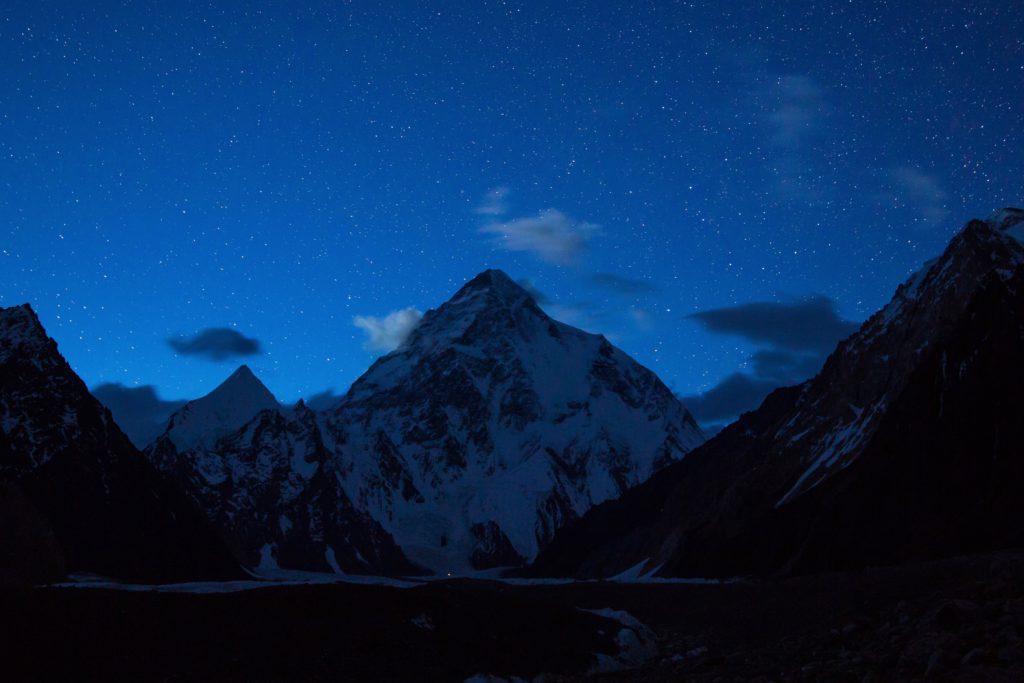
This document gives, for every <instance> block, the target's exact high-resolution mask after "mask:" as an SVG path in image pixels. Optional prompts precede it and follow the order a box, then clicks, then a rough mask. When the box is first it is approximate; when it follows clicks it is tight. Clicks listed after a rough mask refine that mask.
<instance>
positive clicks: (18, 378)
mask: <svg viewBox="0 0 1024 683" xmlns="http://www.w3.org/2000/svg"><path fill="white" fill-rule="evenodd" d="M0 487H2V488H3V489H4V493H3V497H4V499H5V500H4V504H3V505H0V511H2V513H3V514H4V518H3V519H2V520H0V527H3V528H4V534H3V541H4V543H5V545H6V543H8V542H13V543H14V546H13V548H14V549H15V551H14V552H8V551H9V550H10V549H11V546H7V547H4V548H2V550H4V552H3V553H0V557H2V558H3V559H2V560H0V565H5V567H0V573H3V572H4V569H7V570H11V567H13V568H14V571H18V570H19V566H20V570H21V571H22V572H24V573H25V574H27V576H28V578H30V579H36V580H38V579H40V578H54V575H59V574H61V573H62V572H63V571H64V570H65V569H66V570H69V571H77V572H93V573H98V574H104V575H108V576H115V577H123V578H131V579H141V580H149V581H170V580H186V579H199V578H206V579H210V578H226V577H233V576H236V575H238V574H240V570H239V569H238V566H237V564H236V563H235V562H234V561H233V560H232V559H231V558H230V555H229V554H228V552H227V550H226V549H225V548H224V547H223V546H222V545H221V544H220V542H219V540H218V539H217V536H216V534H215V533H214V532H213V530H212V529H211V528H210V526H209V525H208V524H207V523H206V521H205V520H203V519H202V516H201V515H200V514H199V513H198V512H197V511H196V510H194V509H193V508H192V507H191V506H190V505H189V504H188V503H187V502H186V501H185V499H184V498H183V497H182V496H181V494H180V492H178V491H177V490H176V489H174V488H173V487H171V486H168V484H167V482H165V481H164V480H163V479H162V478H161V477H159V476H158V475H157V473H156V472H155V471H154V470H153V468H152V467H151V466H150V465H149V464H148V463H147V462H146V460H145V459H144V458H143V457H142V456H141V454H140V453H139V452H138V451H137V450H136V449H135V448H134V447H133V446H132V445H131V443H130V442H129V441H128V438H127V437H126V436H125V435H124V434H123V433H122V432H121V430H120V429H118V427H117V425H115V424H114V422H113V419H112V418H111V416H110V412H109V411H108V410H106V409H105V408H103V406H102V405H100V403H99V402H98V401H97V400H96V399H95V398H93V396H92V395H91V394H90V393H89V391H88V389H87V388H86V386H85V384H84V383H83V382H82V381H81V379H79V378H78V376H77V375H76V374H75V373H74V371H72V369H71V368H70V367H69V366H68V364H67V362H66V361H65V360H64V358H63V357H62V356H61V355H60V353H59V351H58V349H57V344H56V343H55V342H54V341H53V340H52V339H50V338H49V337H48V336H47V335H46V332H45V330H44V329H43V327H42V325H41V324H40V322H39V319H38V318H37V317H36V315H35V312H34V311H33V310H32V309H31V308H30V307H29V306H27V305H25V306H16V307H13V308H0ZM33 558H34V559H33ZM26 559H27V560H28V561H29V562H28V565H29V566H28V567H27V569H26V562H25V561H26Z"/></svg>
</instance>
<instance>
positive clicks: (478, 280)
mask: <svg viewBox="0 0 1024 683" xmlns="http://www.w3.org/2000/svg"><path fill="white" fill-rule="evenodd" d="M478 292H489V293H492V294H494V295H496V296H498V297H500V298H503V299H510V300H519V299H532V297H531V295H530V293H529V292H528V291H526V289H524V288H523V286H522V285H520V284H519V283H517V282H516V281H515V280H513V279H512V278H510V277H509V276H508V275H507V274H506V273H505V272H504V271H502V270H497V269H495V268H490V269H488V270H485V271H483V272H482V273H480V274H479V275H477V276H476V277H474V278H473V279H472V280H470V281H469V282H467V283H466V284H465V285H463V286H462V289H460V290H459V291H458V292H457V293H456V294H455V296H454V297H452V299H451V300H452V301H458V300H461V299H464V298H466V297H467V296H470V295H473V294H476V293H478Z"/></svg>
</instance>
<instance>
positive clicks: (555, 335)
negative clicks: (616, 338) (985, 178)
mask: <svg viewBox="0 0 1024 683" xmlns="http://www.w3.org/2000/svg"><path fill="white" fill-rule="evenodd" d="M326 422H327V435H328V437H329V440H330V445H331V447H332V449H333V452H334V454H335V457H336V458H337V462H338V467H339V471H340V472H341V473H342V476H343V477H344V481H345V486H346V489H347V490H348V492H349V495H350V497H351V498H352V500H353V501H354V502H355V504H356V506H357V507H359V508H360V509H363V510H366V511H367V512H368V513H369V514H371V515H372V516H373V517H374V518H376V519H377V520H378V521H379V522H380V523H381V525H383V527H384V528H385V529H387V530H388V531H389V532H390V533H391V534H392V535H393V536H394V537H395V539H396V540H397V541H398V544H399V545H400V546H401V547H402V549H403V550H404V551H405V552H406V553H407V554H408V555H409V557H410V558H411V559H412V560H413V561H415V562H417V563H419V564H422V565H424V566H426V567H429V568H430V569H432V570H434V571H437V572H447V571H451V572H465V571H469V570H471V569H481V568H487V567H491V566H497V565H507V564H518V563H520V562H522V561H523V560H529V559H531V558H532V557H533V556H534V555H535V554H536V553H537V550H538V549H539V548H541V547H543V546H544V545H545V544H546V543H547V542H548V541H549V540H550V539H551V537H552V536H553V535H554V532H555V530H556V529H558V528H559V527H561V526H562V525H564V524H565V523H566V522H568V521H570V520H572V519H575V518H576V517H578V516H579V515H581V514H583V513H584V512H586V511H587V510H588V509H589V508H590V507H591V506H593V505H595V504H597V503H600V502H603V501H605V500H608V499H610V498H614V497H617V496H619V495H620V494H621V493H622V492H623V491H625V490H626V489H627V488H629V487H631V486H634V485H636V484H638V483H640V482H642V481H644V480H645V479H647V478H648V477H649V476H650V475H651V474H652V473H653V472H655V471H656V470H658V469H660V468H661V467H663V466H665V465H667V464H669V463H671V462H674V461H676V460H679V459H680V458H682V457H683V456H684V455H686V454H687V453H688V452H689V451H690V450H692V449H693V448H695V447H696V446H698V445H700V444H701V443H702V442H703V440H704V437H703V435H702V433H701V431H700V429H699V428H698V427H697V424H696V423H695V422H694V421H693V419H692V418H691V417H690V415H689V413H687V411H686V409H685V408H683V406H682V405H680V403H679V402H678V401H677V400H676V398H675V397H674V396H673V395H672V392H671V391H669V390H668V389H667V388H666V387H665V385H664V384H662V382H661V381H660V380H659V379H658V378H657V377H656V376H655V375H654V373H652V372H650V371H649V370H647V369H646V368H644V367H642V366H640V365H639V364H637V363H636V362H635V361H633V360H632V359H631V358H629V357H628V356H627V355H626V354H625V353H623V352H622V351H620V350H619V349H617V348H615V347H614V346H612V345H611V344H610V343H609V342H608V341H607V340H606V339H605V338H604V337H602V336H599V335H593V334H587V333H585V332H583V331H581V330H578V329H576V328H573V327H570V326H569V325H565V324H563V323H560V322H557V321H555V320H552V319H551V318H549V317H548V316H547V315H546V314H545V313H544V312H543V311H542V310H541V309H540V307H539V306H538V305H537V304H536V302H535V301H534V300H533V298H532V296H531V295H530V294H529V293H528V292H527V291H526V290H525V289H523V288H522V287H520V286H519V285H518V284H516V283H515V282H513V281H512V280H511V279H510V278H509V277H508V276H507V275H505V274H504V273H502V272H500V271H497V270H489V271H486V272H484V273H482V274H480V275H478V276H477V277H476V278H474V279H473V280H471V281H470V282H469V283H467V284H466V285H465V286H464V287H462V289H460V290H459V292H458V293H457V294H456V295H455V296H454V297H453V298H452V299H451V300H450V301H448V302H447V303H445V304H444V305H443V306H441V307H440V308H438V309H437V310H433V311H428V312H427V313H426V315H424V317H423V319H422V320H421V322H420V324H419V325H418V326H417V327H416V329H415V330H413V332H412V333H411V335H410V336H409V338H408V339H407V340H406V341H405V343H404V344H403V345H402V346H401V347H400V348H398V349H396V350H395V351H394V352H392V353H390V354H388V355H387V356H384V357H383V358H381V359H379V360H378V361H377V362H376V363H374V364H373V366H372V367H371V368H370V369H369V370H368V371H367V372H366V373H365V374H364V375H363V376H362V377H360V378H359V380H357V381H356V382H355V384H353V386H352V388H351V389H350V390H349V392H348V394H347V395H346V396H345V397H344V399H343V400H342V402H341V405H340V406H338V407H337V408H336V409H335V410H334V411H332V413H331V414H330V415H329V416H328V417H327V420H326Z"/></svg>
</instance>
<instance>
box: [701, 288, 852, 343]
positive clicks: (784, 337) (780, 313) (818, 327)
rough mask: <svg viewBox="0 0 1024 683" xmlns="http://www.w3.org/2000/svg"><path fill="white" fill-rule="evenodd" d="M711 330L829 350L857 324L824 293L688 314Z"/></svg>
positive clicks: (745, 337) (756, 341) (754, 339)
mask: <svg viewBox="0 0 1024 683" xmlns="http://www.w3.org/2000/svg"><path fill="white" fill-rule="evenodd" d="M688 317H689V318H691V319H692V320H696V321H697V322H698V323H700V324H701V325H703V326H704V328H705V329H707V330H708V331H710V332H715V333H718V334H727V335H731V336H735V337H741V338H743V339H746V340H748V341H751V342H755V343H765V344H770V345H772V346H775V347H778V348H780V349H790V350H798V351H819V352H820V351H831V350H832V347H834V346H835V344H836V342H837V341H838V340H840V339H842V338H844V337H847V336H849V335H850V334H853V332H855V331H856V330H857V327H858V325H857V323H854V322H851V321H849V320H843V319H842V318H840V317H839V315H838V314H837V313H836V308H835V304H834V303H833V302H832V300H831V299H829V298H828V297H824V296H815V297H811V298H808V299H805V300H804V301H799V302H796V303H775V302H754V303H749V304H740V305H738V306H731V307H727V308H716V309H712V310H708V311H700V312H699V313H694V314H692V315H690V316H688Z"/></svg>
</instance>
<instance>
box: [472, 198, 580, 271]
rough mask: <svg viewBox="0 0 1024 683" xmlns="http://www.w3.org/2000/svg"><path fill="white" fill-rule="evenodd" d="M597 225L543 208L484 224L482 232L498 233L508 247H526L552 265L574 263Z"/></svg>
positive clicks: (514, 249) (509, 249) (517, 248)
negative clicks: (537, 211)
mask: <svg viewBox="0 0 1024 683" xmlns="http://www.w3.org/2000/svg"><path fill="white" fill-rule="evenodd" d="M599 230H600V226H598V225H595V224H593V223H587V222H585V221H577V220H575V219H573V218H570V217H569V216H567V215H565V214H564V213H562V212H561V211H559V210H558V209H545V210H544V211H541V212H540V213H539V214H538V215H537V216H535V217H530V218H516V219H514V220H510V221H505V222H494V223H490V224H489V225H485V226H484V227H483V228H481V229H480V231H481V232H483V233H486V234H491V235H497V236H498V240H499V244H500V245H501V246H502V247H503V248H504V249H506V250H508V251H525V252H529V253H531V254H533V255H534V256H537V257H538V258H540V259H542V260H544V261H547V262H548V263H553V264H555V265H560V266H564V265H570V264H572V263H575V262H576V261H577V260H578V259H579V257H580V256H581V255H582V254H583V253H584V252H585V251H586V249H587V246H588V244H589V242H590V240H591V239H592V238H593V237H594V235H596V234H597V232H598V231H599Z"/></svg>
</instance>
